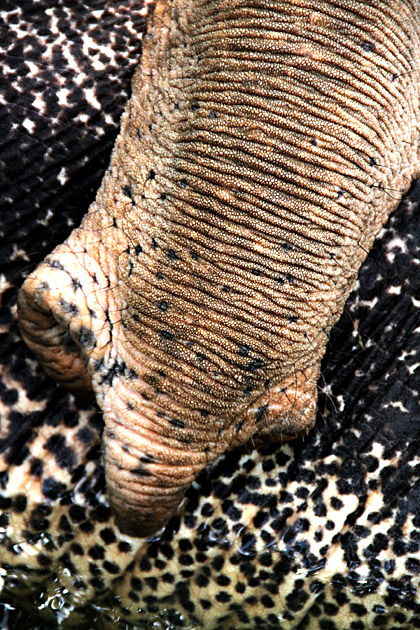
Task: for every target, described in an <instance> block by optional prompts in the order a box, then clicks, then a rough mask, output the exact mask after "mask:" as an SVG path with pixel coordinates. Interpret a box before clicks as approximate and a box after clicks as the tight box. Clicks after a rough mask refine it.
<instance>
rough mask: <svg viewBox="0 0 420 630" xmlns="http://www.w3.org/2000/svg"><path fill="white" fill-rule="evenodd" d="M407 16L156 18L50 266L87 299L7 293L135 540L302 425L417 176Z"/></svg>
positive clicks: (205, 11)
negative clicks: (102, 158) (68, 397)
mask: <svg viewBox="0 0 420 630" xmlns="http://www.w3.org/2000/svg"><path fill="white" fill-rule="evenodd" d="M418 18H419V5H418V3H417V2H415V3H405V2H402V1H397V0H394V1H393V2H391V3H390V2H381V1H379V0H378V1H376V2H373V3H372V2H354V0H341V1H340V2H331V1H326V0H319V2H317V3H316V6H315V7H312V6H311V7H310V6H309V5H308V3H307V2H306V1H304V0H299V1H298V2H293V3H292V2H280V3H279V2H271V1H270V0H268V1H265V2H260V0H230V1H229V2H228V1H227V0H226V1H224V0H223V1H220V0H219V1H218V2H217V3H216V2H213V1H210V0H196V1H195V2H193V1H192V0H183V1H182V2H181V0H171V1H169V2H163V1H162V0H160V1H158V2H157V3H156V8H155V14H154V18H153V19H152V23H151V25H150V31H149V35H148V36H147V37H146V39H145V42H144V51H143V58H142V63H141V67H140V69H139V70H138V71H137V72H136V73H135V76H134V78H133V96H132V98H131V100H130V101H129V103H128V105H127V108H126V113H125V114H124V116H123V118H122V126H121V133H120V136H119V138H118V139H117V142H116V145H115V148H114V153H113V156H112V160H111V165H110V167H109V170H108V173H107V174H106V175H105V177H104V180H103V183H102V186H101V188H100V190H99V192H98V196H97V199H96V201H95V202H94V204H92V206H91V208H90V211H89V213H88V215H87V216H86V217H85V218H84V220H83V222H82V224H81V227H80V228H79V229H78V230H75V231H74V232H73V233H72V235H71V236H70V237H69V239H68V240H67V241H66V243H65V244H63V245H62V246H59V247H58V248H57V249H56V250H55V252H54V253H53V254H52V255H51V256H50V258H51V257H53V258H54V260H56V261H58V263H60V264H62V266H63V267H64V268H65V269H66V270H69V269H71V272H69V273H70V276H71V277H72V278H73V284H74V282H76V283H77V282H78V283H79V284H80V285H81V287H83V289H82V291H80V290H77V288H74V287H73V288H72V286H71V285H68V284H67V285H66V287H64V286H63V285H62V284H61V279H62V271H60V270H59V269H57V268H56V267H51V266H48V265H46V264H45V263H44V264H43V265H41V266H40V268H39V269H38V270H37V271H35V273H34V274H33V275H32V276H30V277H29V278H28V280H27V281H26V283H25V285H24V287H23V289H22V291H21V294H20V298H19V300H20V302H19V309H20V321H21V329H22V332H23V336H24V338H25V339H26V340H27V342H28V344H29V345H30V346H31V347H32V349H33V350H35V352H37V354H38V355H39V356H40V359H41V361H42V362H43V363H44V365H45V367H46V369H47V371H48V370H49V371H50V373H52V374H53V375H54V377H55V378H57V380H59V381H61V382H63V383H64V384H65V385H66V386H67V387H70V388H71V387H72V386H73V387H74V389H76V390H77V387H78V386H79V381H77V383H76V384H72V383H71V379H69V378H68V375H66V374H65V373H63V374H62V375H61V376H60V374H59V370H60V361H62V357H61V354H60V348H59V347H58V346H57V347H54V346H48V347H46V346H45V342H44V339H46V337H47V335H48V330H45V332H43V329H46V328H48V326H50V325H54V322H53V321H52V320H51V316H50V315H49V319H48V318H47V319H46V318H45V315H44V314H45V313H48V314H50V313H51V312H52V314H53V317H54V318H55V319H56V320H57V321H59V322H60V326H63V325H66V324H67V326H68V327H69V330H70V334H71V336H72V338H73V339H74V341H75V343H76V344H77V345H78V346H79V348H80V353H79V354H77V352H75V351H74V349H72V351H71V352H72V353H73V354H71V353H70V354H67V359H66V363H65V364H63V365H62V367H63V369H64V370H67V371H68V370H70V372H71V374H72V375H73V373H77V371H78V369H80V370H81V373H82V374H83V375H82V377H80V378H79V380H83V379H84V380H85V386H86V374H85V372H86V369H85V368H84V367H83V362H86V365H87V370H88V372H89V374H90V376H91V378H92V384H93V389H94V392H95V394H96V397H97V401H98V404H99V406H100V407H101V409H102V410H103V413H104V420H105V425H106V430H105V438H104V461H105V467H106V475H107V487H108V493H109V499H110V503H111V505H112V506H113V507H114V510H115V515H116V518H117V521H118V523H119V524H120V526H121V527H122V528H123V529H124V530H125V531H126V532H128V533H135V534H138V535H140V536H146V535H148V534H150V533H152V532H153V531H154V530H155V529H156V528H159V527H160V526H161V525H162V524H164V522H165V520H167V518H169V516H170V515H171V513H172V512H173V511H174V510H175V509H176V506H177V504H178V502H179V501H180V500H181V499H182V496H183V494H184V492H185V490H186V488H187V487H188V485H189V484H190V483H191V481H192V480H193V479H194V477H195V475H196V474H197V473H198V472H199V471H200V470H201V469H202V468H203V467H204V466H205V465H207V464H208V463H209V462H211V461H214V459H215V458H216V457H217V456H218V455H219V454H221V453H223V452H224V451H226V450H227V449H232V448H235V447H236V446H241V445H243V444H245V443H247V442H249V443H250V444H251V446H254V445H255V444H258V443H265V442H268V441H277V440H282V439H290V438H293V437H296V436H298V435H299V434H306V433H307V431H308V430H309V429H310V427H311V426H312V425H313V423H314V419H315V412H316V400H317V384H316V383H317V380H318V377H319V372H320V361H321V358H322V355H323V353H324V347H325V343H326V341H327V339H328V336H329V331H330V329H331V327H332V325H333V324H334V322H335V321H336V320H337V318H338V316H339V315H340V313H341V311H342V308H343V305H344V302H345V300H346V298H347V296H348V294H349V292H350V290H351V288H352V287H353V284H354V281H355V278H356V275H357V271H358V268H359V266H360V264H361V263H362V261H363V260H364V258H365V256H366V253H367V251H368V250H369V249H370V247H371V244H372V242H373V239H374V237H375V235H376V234H377V233H378V232H379V230H380V228H381V226H382V225H383V223H384V222H385V221H386V219H387V217H388V215H389V213H390V212H391V211H392V210H393V209H394V208H395V207H396V206H397V203H398V201H399V199H400V197H401V196H402V191H403V188H405V187H406V186H407V184H408V183H409V181H411V179H412V178H413V177H414V176H415V175H416V174H418V167H417V160H418V131H419V129H418V111H419V94H418V87H417V85H416V83H415V81H413V80H412V76H411V75H412V73H413V72H414V71H416V70H417V67H418V62H419V57H420V54H419V34H418ZM309 25H310V26H309ZM413 139H414V142H413ZM66 251H70V252H71V255H70V257H69V255H68V254H66ZM78 252H85V253H82V254H79V253H78ZM192 252H193V253H194V255H192ZM99 272H100V273H99ZM93 278H95V280H97V286H96V283H95V282H94V281H93ZM43 282H44V283H46V284H42V283H43ZM41 285H42V286H44V287H46V286H48V290H45V289H44V290H42V289H40V286H41ZM93 285H95V292H94V294H91V293H90V292H89V291H90V289H89V290H87V286H89V287H92V288H93ZM35 294H36V295H37V298H36V308H35V314H34V312H33V311H32V310H31V308H33V307H31V302H33V300H34V295H35ZM58 296H61V297H62V299H63V300H65V303H66V304H67V305H70V306H66V308H62V307H61V306H60V304H59V303H58ZM72 304H74V305H75V306H76V307H77V309H78V310H77V313H78V314H73V315H71V314H70V311H71V308H72V307H71V305H72ZM89 309H91V310H93V311H95V315H96V317H95V324H94V323H93V320H92V318H91V315H90V310H89ZM73 310H74V309H73ZM43 313H44V314H43ZM96 322H97V323H96ZM63 330H64V329H63ZM89 331H91V332H92V333H93V338H91V337H90V336H89ZM99 331H100V332H99ZM98 335H99V337H98ZM58 343H59V340H57V344H58ZM71 360H73V364H72V365H71ZM69 361H70V365H69ZM79 364H81V365H82V368H79ZM72 370H73V371H72ZM261 410H263V411H261ZM150 451H153V454H154V456H155V461H154V462H153V464H150V463H144V464H141V466H142V467H141V468H140V469H139V471H140V473H141V474H140V473H139V474H137V475H136V473H135V468H136V466H135V465H134V464H133V462H134V460H135V458H136V457H137V459H138V461H139V462H140V461H141V458H142V455H144V453H146V452H150ZM171 471H172V472H171ZM165 479H166V480H167V479H171V481H172V480H173V481H174V484H175V485H176V484H178V488H174V493H175V494H173V493H172V494H171V497H172V498H171V499H170V500H168V496H167V495H168V492H166V490H167V483H166V482H165ZM142 484H143V485H142ZM146 485H147V492H146V494H147V496H149V497H150V501H151V502H150V505H147V502H146V503H145V502H144V501H143V498H142V497H143V489H144V488H146ZM153 488H155V490H156V496H155V497H152V496H151V489H153ZM136 492H137V493H138V499H137V500H136Z"/></svg>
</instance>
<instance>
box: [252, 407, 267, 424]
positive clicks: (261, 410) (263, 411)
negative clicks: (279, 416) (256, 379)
mask: <svg viewBox="0 0 420 630" xmlns="http://www.w3.org/2000/svg"><path fill="white" fill-rule="evenodd" d="M267 410H268V403H267V404H266V405H261V407H258V409H257V411H256V412H255V422H261V420H263V419H264V418H265V416H266V415H267Z"/></svg>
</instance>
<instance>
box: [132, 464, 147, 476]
mask: <svg viewBox="0 0 420 630" xmlns="http://www.w3.org/2000/svg"><path fill="white" fill-rule="evenodd" d="M141 461H142V460H141ZM130 472H131V473H133V475H136V476H137V477H150V476H151V473H150V472H149V471H148V470H147V468H146V467H145V466H142V465H141V464H139V465H138V466H137V468H133V469H132V470H130Z"/></svg>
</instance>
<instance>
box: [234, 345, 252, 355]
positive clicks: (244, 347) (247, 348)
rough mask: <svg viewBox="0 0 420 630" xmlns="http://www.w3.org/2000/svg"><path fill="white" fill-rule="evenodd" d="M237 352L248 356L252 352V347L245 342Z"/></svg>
mask: <svg viewBox="0 0 420 630" xmlns="http://www.w3.org/2000/svg"><path fill="white" fill-rule="evenodd" d="M237 352H238V354H239V356H240V357H247V356H248V355H249V353H250V352H251V348H250V346H248V345H247V344H246V343H243V344H241V345H240V346H239V348H238V350H237Z"/></svg>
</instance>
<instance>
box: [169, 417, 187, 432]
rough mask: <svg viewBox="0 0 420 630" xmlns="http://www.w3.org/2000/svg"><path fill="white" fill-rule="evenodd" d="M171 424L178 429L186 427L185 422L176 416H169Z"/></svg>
mask: <svg viewBox="0 0 420 630" xmlns="http://www.w3.org/2000/svg"><path fill="white" fill-rule="evenodd" d="M169 424H172V425H173V426H174V427H177V429H185V422H183V421H182V420H177V419H176V418H169Z"/></svg>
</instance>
